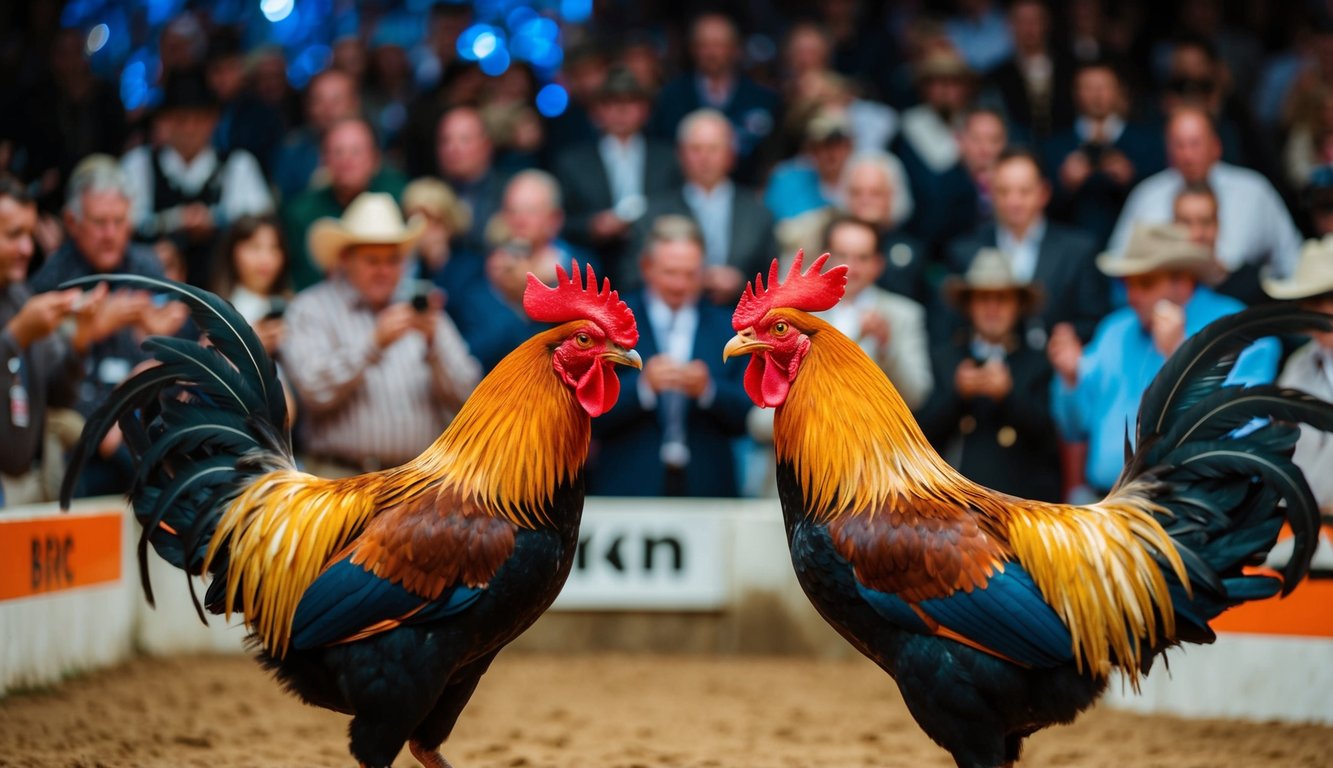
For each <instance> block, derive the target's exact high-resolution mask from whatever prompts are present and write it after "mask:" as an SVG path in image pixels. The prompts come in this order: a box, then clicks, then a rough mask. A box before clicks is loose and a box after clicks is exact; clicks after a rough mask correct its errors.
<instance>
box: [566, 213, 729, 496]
mask: <svg viewBox="0 0 1333 768" xmlns="http://www.w3.org/2000/svg"><path fill="white" fill-rule="evenodd" d="M704 269H705V267H704V247H703V238H702V237H701V236H700V234H699V231H698V229H697V228H696V227H695V226H694V224H693V222H691V221H690V220H689V219H687V218H684V217H682V216H665V217H662V218H661V219H658V220H657V221H656V222H654V224H653V229H652V232H651V234H650V236H649V238H648V244H647V247H646V249H645V251H644V254H643V263H642V265H641V270H642V273H643V281H644V285H643V287H642V288H641V289H637V290H634V291H630V292H626V293H623V294H621V295H622V298H624V300H625V303H626V304H628V305H629V307H630V309H632V310H633V311H634V316H635V317H637V318H639V344H638V346H637V347H636V349H637V350H638V351H639V354H640V355H642V357H643V360H644V364H643V370H642V371H629V373H628V375H625V374H622V375H621V379H620V380H621V394H620V400H619V401H617V402H616V405H615V407H614V408H612V409H611V410H610V411H608V412H607V413H606V414H605V415H603V416H602V417H601V418H599V419H596V420H594V421H593V439H594V443H595V448H594V458H593V460H592V461H591V463H590V464H589V466H588V492H589V493H594V494H601V495H606V496H721V497H726V496H736V495H737V494H738V484H737V479H736V471H735V461H734V458H733V454H732V440H733V438H736V437H739V436H740V435H741V433H742V432H743V431H744V429H745V414H746V412H747V411H748V410H749V409H750V403H749V400H747V399H746V396H745V391H744V388H743V387H742V385H741V378H742V376H743V375H744V372H743V369H742V367H741V366H733V365H724V364H723V361H722V348H723V346H725V345H726V343H727V341H728V340H729V339H730V338H731V335H732V331H731V310H730V309H728V308H723V307H718V306H714V305H713V304H711V303H710V302H708V301H706V300H704V298H703V293H704Z"/></svg>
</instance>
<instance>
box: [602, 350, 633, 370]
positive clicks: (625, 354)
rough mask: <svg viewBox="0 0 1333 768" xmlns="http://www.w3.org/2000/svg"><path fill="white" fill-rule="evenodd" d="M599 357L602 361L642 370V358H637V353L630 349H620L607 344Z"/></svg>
mask: <svg viewBox="0 0 1333 768" xmlns="http://www.w3.org/2000/svg"><path fill="white" fill-rule="evenodd" d="M601 357H602V359H603V360H610V361H611V362H613V363H618V364H620V365H628V366H629V367H631V368H635V369H638V370H643V358H642V357H639V353H638V352H635V351H634V350H632V349H622V348H621V347H618V346H616V345H615V344H609V345H607V348H606V351H605V352H603V353H602V356H601Z"/></svg>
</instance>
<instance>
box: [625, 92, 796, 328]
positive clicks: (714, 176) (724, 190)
mask: <svg viewBox="0 0 1333 768" xmlns="http://www.w3.org/2000/svg"><path fill="white" fill-rule="evenodd" d="M734 142H735V139H734V137H733V134H732V129H731V123H729V122H727V119H726V117H725V116H723V115H722V114H721V113H720V112H717V111H716V110H711V109H701V110H699V111H697V112H691V113H690V114H689V115H686V117H685V119H683V120H681V121H680V129H679V135H678V136H677V146H676V151H677V155H678V157H679V158H680V168H681V173H682V175H683V176H684V177H685V183H684V185H682V186H680V187H677V188H675V189H672V190H671V191H670V192H665V193H661V194H659V195H656V196H654V197H652V198H651V199H649V201H648V211H647V213H645V214H644V216H643V218H641V219H640V220H639V222H638V224H637V225H636V226H635V232H634V236H633V237H632V238H631V240H630V243H631V245H630V249H631V253H643V252H644V249H645V243H646V242H647V240H648V234H649V230H650V229H651V227H652V225H653V222H654V221H656V220H657V218H658V217H660V216H666V215H680V216H686V217H688V218H690V219H692V220H694V222H695V224H696V226H697V227H698V228H699V231H700V232H701V233H702V237H703V241H704V265H705V266H704V295H705V296H706V297H707V298H708V299H709V300H710V301H712V302H713V303H715V304H720V305H734V304H735V302H736V299H737V297H739V296H740V294H741V289H743V288H744V287H745V280H746V279H748V278H749V277H752V276H753V275H755V274H757V273H759V272H762V271H764V270H767V269H768V266H769V264H770V263H771V262H772V261H773V257H774V256H775V255H776V252H777V246H776V245H775V243H774V240H773V217H772V216H771V215H769V213H768V210H767V209H766V208H764V205H763V203H761V202H759V200H758V199H757V197H756V196H755V194H754V192H753V190H750V189H748V188H745V187H742V186H740V185H738V184H735V183H733V182H732V180H731V172H732V169H733V168H734V167H735V164H736V151H735V148H734ZM630 277H637V276H630ZM636 284H637V280H631V281H630V282H629V283H628V284H627V285H625V286H624V288H629V287H634V286H635V285H636ZM622 290H623V289H622Z"/></svg>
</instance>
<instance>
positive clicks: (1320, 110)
mask: <svg viewBox="0 0 1333 768" xmlns="http://www.w3.org/2000/svg"><path fill="white" fill-rule="evenodd" d="M1292 107H1293V108H1292V110H1291V114H1290V120H1291V127H1290V129H1289V130H1288V133H1287V142H1286V144H1285V145H1284V146H1283V148H1282V170H1283V172H1284V174H1285V176H1286V182H1287V185H1288V186H1289V187H1290V188H1291V189H1301V188H1303V187H1304V186H1305V184H1306V182H1308V181H1309V180H1310V174H1311V173H1313V172H1314V170H1315V168H1318V167H1319V166H1322V165H1327V164H1328V163H1333V91H1329V90H1327V89H1320V90H1319V91H1317V92H1315V93H1313V94H1310V95H1309V96H1308V97H1307V98H1305V99H1302V100H1300V101H1299V102H1297V103H1295V104H1293V105H1292Z"/></svg>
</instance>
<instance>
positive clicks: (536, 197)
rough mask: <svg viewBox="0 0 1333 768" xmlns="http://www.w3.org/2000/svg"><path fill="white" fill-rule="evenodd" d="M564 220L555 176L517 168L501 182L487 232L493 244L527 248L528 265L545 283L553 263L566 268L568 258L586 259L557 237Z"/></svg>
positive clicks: (551, 279)
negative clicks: (498, 200) (501, 194)
mask: <svg viewBox="0 0 1333 768" xmlns="http://www.w3.org/2000/svg"><path fill="white" fill-rule="evenodd" d="M564 223H565V210H564V207H563V201H562V200H561V196H560V185H559V184H558V183H557V182H556V180H555V177H554V176H552V175H551V174H549V173H547V172H546V171H538V170H528V171H521V172H519V173H517V174H515V175H514V177H513V178H512V179H510V180H509V183H508V184H506V185H505V191H504V198H503V199H502V201H501V203H500V213H499V215H498V216H497V217H496V220H495V221H494V222H493V223H492V227H491V232H489V233H488V234H491V235H493V236H494V240H495V242H497V243H507V244H511V245H515V246H518V247H519V248H521V249H524V250H527V251H528V252H529V253H530V255H531V256H530V258H529V260H528V265H529V266H530V267H531V268H532V271H533V272H535V273H536V275H537V277H538V278H540V279H542V280H545V281H546V282H548V283H549V282H551V281H553V280H554V279H555V268H556V265H557V264H558V265H560V266H562V267H568V265H569V263H570V260H571V259H578V260H579V261H580V262H586V261H588V258H587V255H586V254H585V253H583V251H581V250H579V249H577V248H575V247H574V246H572V245H570V244H569V243H567V242H565V241H564V240H562V239H560V230H561V228H562V227H563V225H564ZM594 266H597V265H594Z"/></svg>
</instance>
